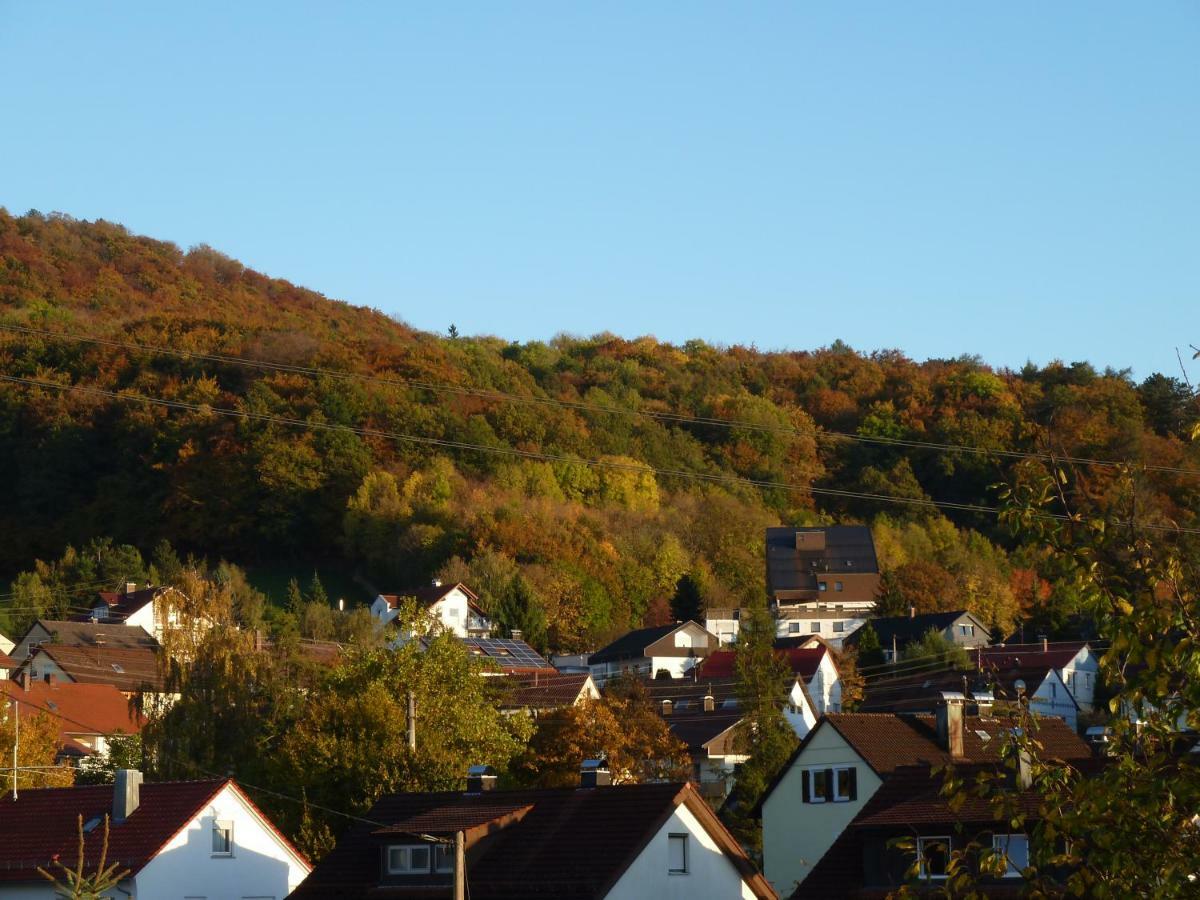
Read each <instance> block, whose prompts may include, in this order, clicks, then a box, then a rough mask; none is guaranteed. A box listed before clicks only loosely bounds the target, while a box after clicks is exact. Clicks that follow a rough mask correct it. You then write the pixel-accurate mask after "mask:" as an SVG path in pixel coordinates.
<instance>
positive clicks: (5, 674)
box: [0, 650, 19, 681]
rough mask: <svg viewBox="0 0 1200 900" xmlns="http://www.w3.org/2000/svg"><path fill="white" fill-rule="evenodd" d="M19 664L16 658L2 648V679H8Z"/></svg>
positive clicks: (0, 669)
mask: <svg viewBox="0 0 1200 900" xmlns="http://www.w3.org/2000/svg"><path fill="white" fill-rule="evenodd" d="M18 665H19V663H18V662H17V661H16V660H15V659H13V658H12V657H11V656H9V655H8V654H7V653H5V652H3V651H2V650H0V681H7V680H8V678H9V676H10V675H11V673H12V671H13V670H14V669H15V668H16V667H17V666H18Z"/></svg>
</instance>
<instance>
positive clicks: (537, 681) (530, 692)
mask: <svg viewBox="0 0 1200 900" xmlns="http://www.w3.org/2000/svg"><path fill="white" fill-rule="evenodd" d="M496 681H497V682H500V683H499V684H498V685H497V687H498V689H499V690H500V711H501V712H503V713H506V714H510V715H511V714H513V713H517V712H526V713H529V714H530V715H531V716H533V717H534V718H535V719H536V718H537V717H538V716H540V715H542V714H543V713H547V712H551V711H553V710H556V709H562V708H564V707H567V706H578V705H579V704H581V703H583V702H584V701H586V700H599V699H600V691H599V689H598V688H597V687H596V682H594V681H593V680H592V676H591V675H588V674H587V673H586V672H581V673H576V674H572V673H567V674H563V673H561V672H556V671H555V670H554V669H551V670H550V671H549V672H548V673H546V672H534V673H533V674H532V675H529V674H523V675H509V676H508V677H506V678H502V679H496Z"/></svg>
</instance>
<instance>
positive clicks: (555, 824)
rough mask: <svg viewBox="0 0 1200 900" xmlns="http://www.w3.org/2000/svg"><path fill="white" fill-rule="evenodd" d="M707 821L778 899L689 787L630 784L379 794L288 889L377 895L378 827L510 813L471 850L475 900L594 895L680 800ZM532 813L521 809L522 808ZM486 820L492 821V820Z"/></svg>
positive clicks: (735, 860)
mask: <svg viewBox="0 0 1200 900" xmlns="http://www.w3.org/2000/svg"><path fill="white" fill-rule="evenodd" d="M680 805H686V806H687V808H688V810H689V811H690V812H691V813H692V814H693V815H694V816H696V817H697V818H698V819H699V820H700V821H701V823H703V825H704V826H705V828H706V830H707V831H708V833H709V834H710V835H711V836H712V838H713V840H714V841H715V842H716V843H717V844H718V846H720V847H721V849H722V850H723V851H724V853H725V854H726V856H727V857H728V858H729V860H730V862H731V863H732V864H733V865H734V866H736V867H737V868H738V869H739V871H740V872H741V873H742V875H743V878H745V879H746V881H747V883H748V884H749V885H750V886H751V889H752V890H753V892H754V895H755V896H756V897H765V898H769V897H774V896H775V893H774V891H772V890H771V887H770V885H768V884H767V882H766V880H765V879H764V878H763V877H762V876H761V875H760V874H758V873H757V872H756V871H755V870H754V868H753V866H752V865H751V864H750V862H749V860H748V859H747V858H746V856H745V854H744V852H743V851H742V849H741V847H739V846H738V844H737V842H736V841H735V840H734V838H733V836H732V835H731V834H730V833H729V832H728V831H727V830H726V828H725V827H724V826H723V825H722V824H721V823H720V821H719V820H718V819H717V818H716V815H715V814H714V813H713V812H712V810H711V809H710V808H709V806H708V804H707V803H705V802H704V800H703V799H702V798H701V796H700V794H699V793H698V792H697V791H696V789H695V788H694V787H692V786H691V785H680V784H631V785H619V786H609V787H599V788H590V789H576V788H561V789H553V790H534V791H487V792H483V793H479V794H461V793H439V794H390V795H388V796H386V797H383V798H381V799H380V800H379V801H378V802H377V803H376V804H375V806H374V807H372V808H371V810H370V812H368V813H367V815H366V816H365V817H364V818H365V819H367V820H368V822H364V823H360V824H358V825H356V826H353V827H352V828H351V830H350V831H349V832H347V833H346V834H344V835H343V836H342V838H341V840H339V841H338V844H337V846H336V847H334V849H333V850H331V851H330V852H329V853H328V854H326V856H325V857H324V858H323V859H322V860H321V861H320V863H318V864H317V866H316V868H315V869H314V870H313V872H312V874H311V875H310V876H309V877H308V878H307V879H306V880H305V881H304V883H303V884H301V885H300V887H299V888H298V889H297V890H296V891H295V893H293V894H292V897H293V898H295V900H308V898H335V897H336V898H345V900H354V898H365V897H368V896H372V897H373V896H379V894H378V893H377V891H376V889H375V888H376V885H378V883H379V871H380V857H379V853H380V842H381V841H382V840H384V838H383V837H382V836H379V835H375V834H374V832H376V831H377V830H378V829H379V828H381V827H382V828H390V827H392V826H396V825H397V824H399V826H400V827H402V828H411V827H414V823H416V822H422V823H429V824H438V825H439V827H446V826H447V825H450V824H454V823H457V822H466V821H468V820H469V817H470V815H471V813H470V812H469V811H470V810H472V809H475V808H479V809H482V810H483V812H482V813H481V815H484V816H493V817H498V816H500V815H504V813H502V812H500V807H504V808H506V809H508V810H509V811H510V819H511V820H510V821H509V822H508V823H507V824H506V827H501V828H498V829H491V833H490V834H489V835H488V836H486V837H485V838H482V839H480V840H479V841H478V843H477V844H476V845H475V846H474V848H473V850H472V852H471V854H470V855H469V856H468V859H469V868H468V879H469V884H470V888H471V896H472V898H474V900H517V898H535V897H547V898H549V897H554V898H557V900H592V898H597V900H598V898H600V897H603V896H605V895H606V894H607V893H608V892H609V891H610V890H611V888H612V887H613V885H614V884H615V883H616V882H617V880H618V879H619V878H620V877H621V875H622V874H624V873H625V871H626V870H627V869H628V868H629V866H630V865H631V864H632V863H633V861H634V860H635V859H636V858H637V857H638V855H639V854H640V853H641V852H642V850H643V849H644V848H645V846H646V844H647V843H648V842H649V841H650V839H651V838H652V837H653V836H654V835H655V834H657V833H658V831H659V829H660V828H661V827H662V826H663V824H665V822H666V821H667V819H668V818H669V817H670V816H671V814H672V813H673V812H674V811H675V810H676V809H677V808H678V807H679V806H680ZM526 806H528V807H530V809H529V810H528V811H527V812H525V813H524V814H523V815H520V816H518V815H517V814H516V813H517V812H518V811H519V810H520V809H522V808H524V807H526ZM489 821H490V820H489Z"/></svg>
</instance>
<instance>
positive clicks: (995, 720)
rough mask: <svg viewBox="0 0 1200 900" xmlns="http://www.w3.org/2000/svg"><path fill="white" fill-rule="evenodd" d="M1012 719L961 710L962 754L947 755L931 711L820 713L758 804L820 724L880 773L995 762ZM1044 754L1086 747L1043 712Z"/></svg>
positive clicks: (1058, 755) (1085, 751)
mask: <svg viewBox="0 0 1200 900" xmlns="http://www.w3.org/2000/svg"><path fill="white" fill-rule="evenodd" d="M1013 727H1015V726H1014V720H1012V719H1011V718H1008V717H1003V718H1001V717H994V716H964V717H963V756H962V757H961V758H960V759H957V760H952V759H951V756H950V754H949V753H947V752H946V751H945V750H943V749H942V748H941V746H940V745H939V743H938V738H937V724H936V721H935V719H934V717H933V716H925V715H920V716H912V715H897V714H895V713H826V714H825V715H824V716H822V717H821V719H820V720H819V721H818V722H817V724H816V726H814V727H813V729H812V731H810V732H809V733H808V734H807V735H805V737H804V739H803V740H802V741H801V742H800V746H798V747H797V748H796V750H795V752H794V753H792V756H791V759H789V760H788V761H787V763H786V765H784V766H783V767H782V768H781V769H780V770H779V772H778V773H777V774H776V775H775V778H774V779H773V780H772V781H771V784H770V785H769V786H768V787H767V789H766V791H764V792H763V796H762V800H760V801H759V808H760V809H761V808H762V805H763V804H764V803H765V802H766V800H767V798H768V797H769V796H770V795H771V792H772V791H774V790H775V788H776V787H778V785H779V783H780V782H781V781H782V780H783V779H784V777H785V776H786V775H787V774H788V772H789V771H790V770H791V768H792V766H793V765H795V763H796V760H797V759H798V758H799V757H800V755H801V754H802V753H803V752H804V750H805V748H806V747H808V745H809V743H810V742H811V741H812V740H813V738H814V737H815V736H816V734H817V732H819V731H820V730H821V729H822V728H832V729H834V730H835V731H837V733H838V734H839V735H841V736H842V739H843V740H845V741H846V743H847V744H848V745H849V746H850V747H851V749H853V750H854V752H855V753H857V754H858V755H859V756H860V757H862V760H863V762H865V763H866V764H867V765H868V766H870V767H871V769H872V771H874V772H875V774H876V775H878V776H880V777H881V778H883V777H885V776H887V775H890V774H891V773H892V772H893V771H895V770H896V769H898V768H902V767H904V766H930V765H941V764H944V763H948V762H951V761H953V762H956V763H971V762H984V763H991V762H995V761H996V760H998V759H999V758H1000V750H1001V748H1002V747H1003V746H1004V739H1005V738H1006V737H1007V736H1008V735H1009V734H1010V733H1011V731H1012V729H1013ZM1033 736H1034V737H1035V738H1036V739H1037V740H1038V741H1039V742H1040V743H1041V744H1042V747H1043V755H1044V756H1045V758H1047V759H1061V760H1068V761H1069V760H1081V759H1087V758H1089V757H1090V756H1091V749H1090V748H1089V747H1088V745H1087V744H1085V743H1084V742H1083V741H1082V740H1080V738H1079V736H1078V735H1077V734H1075V732H1074V730H1073V729H1072V728H1071V727H1070V726H1069V725H1067V723H1066V722H1064V721H1063V720H1062V719H1059V718H1056V717H1053V716H1047V717H1044V718H1039V719H1037V720H1036V732H1035V733H1034V735H1033Z"/></svg>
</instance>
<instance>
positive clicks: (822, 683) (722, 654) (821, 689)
mask: <svg viewBox="0 0 1200 900" xmlns="http://www.w3.org/2000/svg"><path fill="white" fill-rule="evenodd" d="M775 653H776V655H777V656H778V657H779V658H780V660H781V661H782V662H784V663H785V664H786V665H787V666H788V668H789V669H791V671H792V674H793V675H795V676H796V679H797V683H798V684H801V685H803V691H802V693H804V694H805V701H806V702H807V703H808V704H809V705H810V706H812V707H813V708H814V709H815V711H816V714H817V715H818V716H820V715H824V714H825V713H830V712H841V709H842V678H841V674H840V673H839V672H838V667H837V663H836V662H835V661H834V657H833V653H831V652H830V650H829V648H828V647H827V646H826V645H825V644H824V643H823V642H822V641H819V640H815V639H814V641H813V642H812V645H811V646H810V645H809V644H808V643H807V642H806V644H805V646H803V647H777V648H776V650H775ZM736 664H737V651H736V650H725V649H722V650H717V651H715V652H713V653H711V654H709V656H708V658H707V659H706V660H704V662H703V663H701V664H700V667H699V676H698V677H699V679H700V680H701V681H704V680H707V679H714V678H715V679H720V678H733V677H734V674H735V666H736ZM795 691H796V686H795V685H793V687H792V692H793V694H794V693H795ZM792 702H793V703H794V704H795V705H799V703H798V702H797V701H796V700H795V699H793V701H792ZM793 727H795V726H793ZM810 727H811V723H810ZM796 733H797V734H798V735H800V737H804V735H805V734H807V733H808V728H805V729H804V730H803V732H801V731H799V730H797V732H796Z"/></svg>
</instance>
